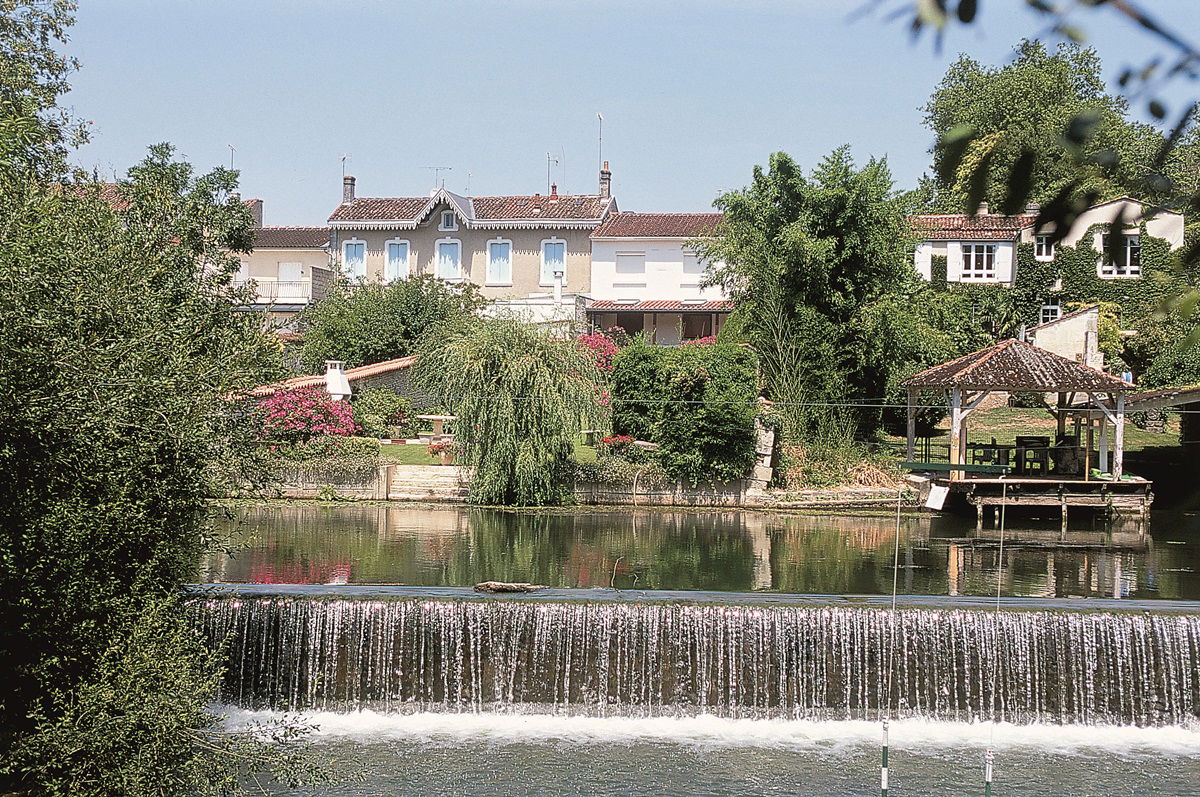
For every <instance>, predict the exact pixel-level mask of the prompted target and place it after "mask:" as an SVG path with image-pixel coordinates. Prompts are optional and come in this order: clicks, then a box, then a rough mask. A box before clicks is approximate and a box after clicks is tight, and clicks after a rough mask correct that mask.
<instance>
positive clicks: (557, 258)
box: [542, 238, 567, 285]
mask: <svg viewBox="0 0 1200 797" xmlns="http://www.w3.org/2000/svg"><path fill="white" fill-rule="evenodd" d="M556 271H561V272H562V284H563V285H566V284H567V242H566V241H560V240H558V239H557V238H551V239H550V240H548V241H542V284H543V285H553V284H554V272H556Z"/></svg>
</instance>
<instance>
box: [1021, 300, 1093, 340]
mask: <svg viewBox="0 0 1200 797" xmlns="http://www.w3.org/2000/svg"><path fill="white" fill-rule="evenodd" d="M1099 309H1100V305H1098V304H1085V305H1084V306H1083V307H1080V308H1079V309H1078V310H1072V311H1071V312H1069V313H1063V314H1062V315H1060V316H1059V317H1058V318H1055V319H1053V320H1051V321H1046V322H1045V323H1042V324H1038V325H1037V326H1036V327H1030V328H1029V329H1027V330H1026V333H1030V332H1037V331H1038V330H1039V329H1044V328H1046V327H1052V326H1055V325H1056V324H1061V323H1062V322H1063V321H1068V320H1070V319H1072V318H1077V317H1078V316H1081V315H1086V314H1088V313H1090V312H1092V311H1093V310H1099Z"/></svg>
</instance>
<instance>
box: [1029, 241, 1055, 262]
mask: <svg viewBox="0 0 1200 797" xmlns="http://www.w3.org/2000/svg"><path fill="white" fill-rule="evenodd" d="M1033 256H1034V257H1035V258H1037V259H1038V260H1053V259H1054V244H1052V243H1050V236H1049V235H1039V236H1037V237H1036V238H1034V239H1033Z"/></svg>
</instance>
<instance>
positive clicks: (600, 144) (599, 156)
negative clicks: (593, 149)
mask: <svg viewBox="0 0 1200 797" xmlns="http://www.w3.org/2000/svg"><path fill="white" fill-rule="evenodd" d="M596 119H598V120H599V121H600V135H599V136H598V139H597V142H596V143H597V149H598V152H597V153H596V168H598V169H603V168H604V114H602V113H597V114H596Z"/></svg>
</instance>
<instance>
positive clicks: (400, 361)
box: [250, 354, 417, 397]
mask: <svg viewBox="0 0 1200 797" xmlns="http://www.w3.org/2000/svg"><path fill="white" fill-rule="evenodd" d="M416 361H417V355H415V354H414V355H411V356H408V357H398V358H396V359H395V360H384V361H383V362H378V363H369V364H368V365H360V366H358V367H357V368H347V369H346V370H345V371H343V373H344V374H345V375H346V381H348V382H350V383H351V384H353V383H354V382H356V381H357V380H359V379H366V378H367V377H369V376H381V375H383V374H390V373H392V372H393V371H402V370H404V369H405V368H408V367H410V366H412V365H413V364H414V363H416ZM316 386H321V387H324V386H325V374H309V375H307V376H295V377H292V378H291V379H285V380H283V381H282V382H275V383H273V384H270V385H259V386H258V387H256V388H252V389H251V390H250V395H252V396H260V397H261V396H269V395H271V394H272V393H277V392H279V391H280V390H295V389H297V388H301V387H316Z"/></svg>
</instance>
